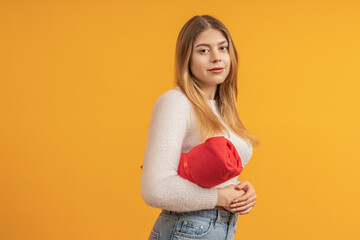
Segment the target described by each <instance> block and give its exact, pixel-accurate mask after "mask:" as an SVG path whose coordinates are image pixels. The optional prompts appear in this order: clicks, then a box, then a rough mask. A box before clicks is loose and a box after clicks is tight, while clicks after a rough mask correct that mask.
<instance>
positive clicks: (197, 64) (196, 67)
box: [190, 59, 203, 73]
mask: <svg viewBox="0 0 360 240" xmlns="http://www.w3.org/2000/svg"><path fill="white" fill-rule="evenodd" d="M202 68H203V64H202V62H201V61H200V60H199V59H192V61H191V63H190V69H191V72H193V73H199V72H201V71H202Z"/></svg>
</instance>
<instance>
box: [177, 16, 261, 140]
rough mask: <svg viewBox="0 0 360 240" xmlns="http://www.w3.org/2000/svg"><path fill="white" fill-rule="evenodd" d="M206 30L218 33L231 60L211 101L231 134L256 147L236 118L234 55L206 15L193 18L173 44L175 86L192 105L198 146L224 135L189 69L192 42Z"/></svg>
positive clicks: (214, 21) (223, 29)
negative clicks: (223, 78) (198, 133)
mask: <svg viewBox="0 0 360 240" xmlns="http://www.w3.org/2000/svg"><path fill="white" fill-rule="evenodd" d="M210 28H212V29H215V30H219V31H220V32H222V33H223V34H224V36H225V37H226V39H227V41H228V43H229V48H228V50H229V55H230V60H231V67H230V72H229V75H228V76H227V78H226V79H225V80H224V82H223V83H221V84H219V85H218V86H217V89H216V93H215V97H214V98H215V101H216V103H217V106H218V109H219V113H220V116H221V118H222V120H223V121H224V123H225V124H226V125H227V126H228V127H229V128H230V129H231V130H232V131H233V132H235V133H236V134H237V135H239V136H240V137H242V138H243V139H244V140H246V141H247V142H249V143H250V144H252V145H257V144H258V141H257V139H256V137H255V136H253V135H252V134H250V133H249V132H248V131H247V130H246V129H245V127H244V125H243V124H242V122H241V120H240V117H239V114H238V110H237V106H236V99H237V93H238V91H237V73H238V55H237V52H236V49H235V46H234V43H233V41H232V38H231V36H230V33H229V31H228V29H227V28H226V27H225V25H224V24H223V23H222V22H220V21H219V20H218V19H216V18H214V17H212V16H210V15H201V16H194V17H192V18H191V19H190V20H189V21H187V22H186V23H185V25H184V26H183V27H182V29H181V31H180V33H179V36H178V38H177V42H176V52H175V82H176V84H177V86H179V87H180V89H181V90H182V92H183V93H184V94H185V95H186V96H187V97H188V99H189V100H190V102H191V103H192V106H193V110H194V112H195V115H196V123H197V125H198V126H199V127H200V129H201V133H202V142H204V141H205V140H206V139H207V138H209V137H211V136H213V135H216V134H218V133H222V132H223V131H226V132H227V129H226V127H225V126H224V125H223V124H222V123H221V122H220V120H219V119H218V117H217V116H216V115H215V114H214V112H213V111H212V109H211V107H210V105H209V103H208V100H207V98H206V96H205V94H204V92H203V91H202V90H201V88H200V86H199V85H198V84H197V81H196V79H195V77H194V76H193V74H192V73H191V70H190V65H189V64H190V58H191V54H192V51H193V45H194V42H195V39H196V38H197V36H198V35H199V34H200V33H202V32H203V31H205V30H207V29H210Z"/></svg>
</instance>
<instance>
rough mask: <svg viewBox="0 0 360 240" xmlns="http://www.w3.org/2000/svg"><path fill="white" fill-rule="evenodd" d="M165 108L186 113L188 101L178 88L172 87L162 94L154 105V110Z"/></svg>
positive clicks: (188, 105)
mask: <svg viewBox="0 0 360 240" xmlns="http://www.w3.org/2000/svg"><path fill="white" fill-rule="evenodd" d="M158 107H160V108H166V109H169V110H173V111H188V110H189V107H190V101H189V99H188V98H187V97H186V95H185V94H184V93H183V92H182V91H181V89H180V87H174V88H172V89H169V90H167V91H166V92H164V93H162V94H161V95H160V96H159V97H158V98H157V99H156V102H155V104H154V108H158Z"/></svg>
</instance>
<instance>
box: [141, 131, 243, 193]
mask: <svg viewBox="0 0 360 240" xmlns="http://www.w3.org/2000/svg"><path fill="white" fill-rule="evenodd" d="M141 168H142V165H141ZM242 170H243V166H242V162H241V158H240V156H239V154H238V152H237V150H236V148H235V146H234V145H233V144H232V142H231V141H229V140H228V139H226V138H225V137H224V136H217V137H211V138H208V139H206V140H205V142H204V143H201V144H199V145H197V146H195V147H193V148H192V149H191V150H190V151H189V152H187V153H181V156H180V162H179V167H178V174H179V176H181V177H182V178H185V179H187V180H189V181H191V182H193V183H196V184H197V185H199V186H201V187H206V188H211V187H214V186H217V185H219V184H221V183H224V182H226V181H228V180H230V179H232V178H233V177H236V176H237V175H239V174H240V173H241V172H242Z"/></svg>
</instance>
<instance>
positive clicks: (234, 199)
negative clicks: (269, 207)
mask: <svg viewBox="0 0 360 240" xmlns="http://www.w3.org/2000/svg"><path fill="white" fill-rule="evenodd" d="M221 195H222V196H223V197H224V198H223V201H222V204H221V205H222V207H224V208H225V209H226V210H227V211H229V212H232V213H235V214H238V215H244V214H247V213H249V212H250V211H251V210H252V209H253V207H254V205H255V203H256V198H257V197H256V193H255V189H254V187H253V186H252V185H251V183H250V182H248V181H244V182H240V183H239V184H238V185H233V184H232V185H230V186H227V187H225V188H222V189H221Z"/></svg>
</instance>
